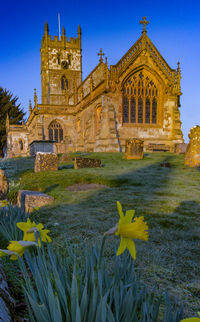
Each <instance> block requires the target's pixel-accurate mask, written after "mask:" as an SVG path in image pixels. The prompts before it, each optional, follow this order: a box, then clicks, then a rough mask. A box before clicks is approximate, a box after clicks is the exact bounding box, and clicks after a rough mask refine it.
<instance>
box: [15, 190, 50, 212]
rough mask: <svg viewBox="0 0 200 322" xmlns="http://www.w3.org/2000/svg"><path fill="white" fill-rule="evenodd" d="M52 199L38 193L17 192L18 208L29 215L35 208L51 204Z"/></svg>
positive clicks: (28, 191)
mask: <svg viewBox="0 0 200 322" xmlns="http://www.w3.org/2000/svg"><path fill="white" fill-rule="evenodd" d="M53 201H54V198H53V197H51V196H48V195H47V194H45V193H43V192H40V191H30V190H19V191H18V206H19V207H21V208H22V209H23V210H24V211H25V212H29V213H31V212H32V211H33V210H34V209H35V208H36V209H37V208H40V207H42V206H45V205H49V204H52V203H53Z"/></svg>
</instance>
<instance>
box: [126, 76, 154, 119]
mask: <svg viewBox="0 0 200 322" xmlns="http://www.w3.org/2000/svg"><path fill="white" fill-rule="evenodd" d="M157 117H158V89H157V87H156V85H155V83H154V82H153V80H152V79H150V77H149V76H148V75H146V74H145V73H143V72H139V73H137V74H134V75H132V76H131V77H129V79H128V80H127V81H126V82H125V84H124V87H123V123H133V124H156V123H157Z"/></svg>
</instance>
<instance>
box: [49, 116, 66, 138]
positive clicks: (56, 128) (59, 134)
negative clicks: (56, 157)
mask: <svg viewBox="0 0 200 322" xmlns="http://www.w3.org/2000/svg"><path fill="white" fill-rule="evenodd" d="M49 140H51V141H56V143H59V142H61V141H63V129H62V128H61V126H60V123H58V122H57V121H53V122H52V123H51V124H50V125H49Z"/></svg>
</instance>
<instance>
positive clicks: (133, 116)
mask: <svg viewBox="0 0 200 322" xmlns="http://www.w3.org/2000/svg"><path fill="white" fill-rule="evenodd" d="M135 122H136V104H135V98H133V97H132V98H131V123H135Z"/></svg>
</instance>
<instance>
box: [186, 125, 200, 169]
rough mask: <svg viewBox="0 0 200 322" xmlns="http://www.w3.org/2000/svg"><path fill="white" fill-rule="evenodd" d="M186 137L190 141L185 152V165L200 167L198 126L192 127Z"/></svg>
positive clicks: (199, 130) (199, 131)
mask: <svg viewBox="0 0 200 322" xmlns="http://www.w3.org/2000/svg"><path fill="white" fill-rule="evenodd" d="M188 137H189V139H190V142H189V144H188V146H187V150H186V152H185V165H188V166H190V167H200V126H199V125H196V126H194V127H192V128H191V129H190V132H189V134H188Z"/></svg>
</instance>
